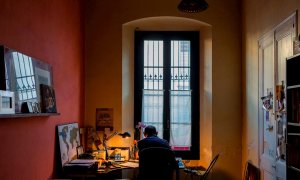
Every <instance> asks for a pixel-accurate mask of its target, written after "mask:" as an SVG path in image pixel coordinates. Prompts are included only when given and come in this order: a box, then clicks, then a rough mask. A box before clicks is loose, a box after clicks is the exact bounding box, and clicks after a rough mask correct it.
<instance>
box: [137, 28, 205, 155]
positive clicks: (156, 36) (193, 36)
mask: <svg viewBox="0 0 300 180" xmlns="http://www.w3.org/2000/svg"><path fill="white" fill-rule="evenodd" d="M144 40H163V41H164V57H163V58H164V59H165V60H164V77H169V78H170V74H171V72H170V69H171V68H170V59H171V57H170V56H171V53H170V52H171V48H170V46H171V45H170V41H171V40H189V41H190V42H191V67H190V68H191V83H190V85H191V90H192V97H191V114H192V115H191V116H192V117H191V118H192V126H191V127H192V129H191V139H192V140H191V142H192V146H191V149H190V151H175V155H176V156H178V157H182V158H184V159H199V158H200V155H199V154H200V87H199V86H200V74H199V69H200V66H199V61H200V58H199V57H200V56H199V41H200V39H199V31H135V41H134V48H135V49H134V50H135V52H134V55H135V56H134V57H135V60H134V125H137V124H138V122H140V121H141V117H142V114H141V113H142V97H143V91H142V89H143V74H144V72H143V69H144V68H143V63H144V62H143V61H141V60H140V59H143V51H144V43H143V42H144ZM166 81H167V83H164V84H169V85H164V89H168V90H169V89H170V83H169V82H170V79H168V80H166ZM168 90H167V91H165V92H166V93H165V94H166V95H165V96H164V105H166V104H169V103H168V101H169V91H168ZM169 109H170V107H169V106H167V107H166V108H165V109H164V111H163V112H164V115H163V116H164V118H163V119H164V122H163V124H164V132H163V133H164V136H163V138H164V139H166V140H169V139H170V133H169V132H170V130H169V129H170V118H169V116H170V110H169ZM135 130H136V131H135V139H139V129H136V128H135Z"/></svg>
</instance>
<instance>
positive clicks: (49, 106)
mask: <svg viewBox="0 0 300 180" xmlns="http://www.w3.org/2000/svg"><path fill="white" fill-rule="evenodd" d="M40 90H41V103H42V112H43V113H56V112H57V111H56V99H55V91H54V88H53V87H52V86H48V85H45V84H41V85H40Z"/></svg>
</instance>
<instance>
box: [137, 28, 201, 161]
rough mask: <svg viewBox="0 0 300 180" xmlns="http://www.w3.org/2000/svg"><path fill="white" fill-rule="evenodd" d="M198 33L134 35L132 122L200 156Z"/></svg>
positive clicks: (176, 147)
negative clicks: (151, 127)
mask: <svg viewBox="0 0 300 180" xmlns="http://www.w3.org/2000/svg"><path fill="white" fill-rule="evenodd" d="M199 109H200V108H199V32H195V31H189V32H186V31H185V32H174V31H172V32H166V31H164V32H157V31H136V32H135V124H138V122H142V123H143V124H146V125H154V126H155V127H156V128H157V131H158V136H159V137H161V138H164V139H166V140H168V141H169V144H170V146H171V147H172V149H173V150H174V151H175V153H176V155H177V156H181V157H183V158H186V159H198V158H199V144H200V143H199V134H200V132H199V129H200V127H199Z"/></svg>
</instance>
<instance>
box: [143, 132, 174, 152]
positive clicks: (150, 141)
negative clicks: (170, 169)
mask: <svg viewBox="0 0 300 180" xmlns="http://www.w3.org/2000/svg"><path fill="white" fill-rule="evenodd" d="M149 147H163V148H168V149H171V147H170V146H169V143H168V141H166V140H164V139H161V138H159V137H157V136H156V135H153V136H149V137H146V138H144V139H142V140H140V141H139V142H138V148H139V151H141V150H143V149H145V148H149Z"/></svg>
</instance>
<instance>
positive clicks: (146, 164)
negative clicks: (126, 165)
mask: <svg viewBox="0 0 300 180" xmlns="http://www.w3.org/2000/svg"><path fill="white" fill-rule="evenodd" d="M174 171H176V179H179V169H178V163H177V162H176V160H175V155H174V152H173V151H172V150H171V149H168V148H162V147H151V148H146V149H143V150H142V151H140V154H139V179H140V180H153V179H155V180H156V179H158V180H172V179H173V174H174Z"/></svg>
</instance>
